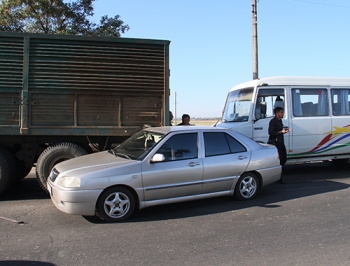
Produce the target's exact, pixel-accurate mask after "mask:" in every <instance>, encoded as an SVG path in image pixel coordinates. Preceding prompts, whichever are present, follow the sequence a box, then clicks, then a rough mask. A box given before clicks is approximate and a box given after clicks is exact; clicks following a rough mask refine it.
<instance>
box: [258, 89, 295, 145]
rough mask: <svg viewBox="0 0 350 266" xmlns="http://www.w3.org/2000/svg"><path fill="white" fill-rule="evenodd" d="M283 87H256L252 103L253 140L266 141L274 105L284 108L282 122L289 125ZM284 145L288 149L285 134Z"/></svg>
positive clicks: (287, 138)
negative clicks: (255, 94)
mask: <svg viewBox="0 0 350 266" xmlns="http://www.w3.org/2000/svg"><path fill="white" fill-rule="evenodd" d="M285 99H286V98H285V88H284V87H272V86H269V87H258V90H257V96H256V99H255V104H254V117H255V119H254V123H253V128H252V130H253V139H254V140H255V141H259V142H264V143H266V142H267V140H268V138H269V134H268V130H269V123H270V120H271V119H272V118H273V117H274V116H275V114H274V112H273V110H274V108H276V107H282V108H284V110H285V116H284V118H283V124H284V125H285V126H289V123H288V122H287V121H288V119H287V117H288V109H287V102H286V100H285ZM284 141H285V145H286V148H287V151H288V147H289V137H288V136H287V134H286V135H285V138H284Z"/></svg>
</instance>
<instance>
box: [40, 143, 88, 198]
mask: <svg viewBox="0 0 350 266" xmlns="http://www.w3.org/2000/svg"><path fill="white" fill-rule="evenodd" d="M85 154H87V152H86V151H85V150H84V149H83V148H82V147H80V146H79V145H76V144H74V143H70V142H62V143H55V144H53V145H51V146H49V147H48V148H46V149H45V150H44V151H43V152H42V153H41V154H40V156H39V158H38V161H37V164H36V177H37V179H38V182H39V185H40V187H41V188H42V189H43V190H44V191H45V192H48V191H47V187H46V181H47V178H48V177H49V175H50V172H51V169H52V168H53V167H54V166H55V165H56V164H58V163H60V162H63V161H66V160H69V159H72V158H75V157H79V156H82V155H85Z"/></svg>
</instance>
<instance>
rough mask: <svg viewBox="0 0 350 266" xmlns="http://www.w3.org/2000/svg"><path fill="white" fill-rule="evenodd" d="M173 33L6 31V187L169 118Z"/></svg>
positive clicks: (1, 129)
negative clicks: (142, 35)
mask: <svg viewBox="0 0 350 266" xmlns="http://www.w3.org/2000/svg"><path fill="white" fill-rule="evenodd" d="M169 45H170V41H168V40H154V39H138V38H116V37H91V36H89V37H88V36H71V35H54V34H34V33H13V32H0V194H1V193H4V192H5V191H6V190H7V188H8V187H9V186H10V185H12V184H16V183H17V182H19V181H20V180H22V179H23V178H24V177H26V176H27V175H28V173H29V172H30V171H31V169H32V167H33V166H35V169H36V170H35V171H36V177H37V179H38V181H39V185H40V186H41V187H42V188H43V189H44V190H47V187H46V180H47V178H48V176H49V174H50V171H51V169H52V168H53V166H54V165H55V164H57V163H59V162H62V161H64V160H68V159H70V158H74V157H77V156H82V155H85V154H89V153H92V152H98V151H103V150H107V149H110V148H111V147H113V146H114V145H118V143H121V142H122V141H124V140H125V139H126V138H128V137H129V136H131V135H132V134H134V133H135V132H137V131H139V130H140V129H141V128H143V127H144V126H145V125H147V126H165V125H170V121H169V95H170V89H169V76H170V69H169Z"/></svg>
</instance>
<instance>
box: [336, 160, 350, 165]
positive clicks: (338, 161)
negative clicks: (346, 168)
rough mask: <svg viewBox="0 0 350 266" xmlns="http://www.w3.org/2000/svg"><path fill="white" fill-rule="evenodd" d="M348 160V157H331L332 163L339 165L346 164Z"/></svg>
mask: <svg viewBox="0 0 350 266" xmlns="http://www.w3.org/2000/svg"><path fill="white" fill-rule="evenodd" d="M348 161H349V159H332V163H334V164H337V165H340V164H346V163H347V162H348Z"/></svg>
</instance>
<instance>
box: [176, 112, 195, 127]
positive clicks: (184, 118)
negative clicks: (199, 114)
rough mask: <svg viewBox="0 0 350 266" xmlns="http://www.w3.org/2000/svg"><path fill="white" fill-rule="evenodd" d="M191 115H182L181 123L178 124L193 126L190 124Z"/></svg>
mask: <svg viewBox="0 0 350 266" xmlns="http://www.w3.org/2000/svg"><path fill="white" fill-rule="evenodd" d="M190 120H191V118H190V116H189V115H188V114H183V115H182V122H181V123H180V124H178V126H192V125H191V124H190Z"/></svg>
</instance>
